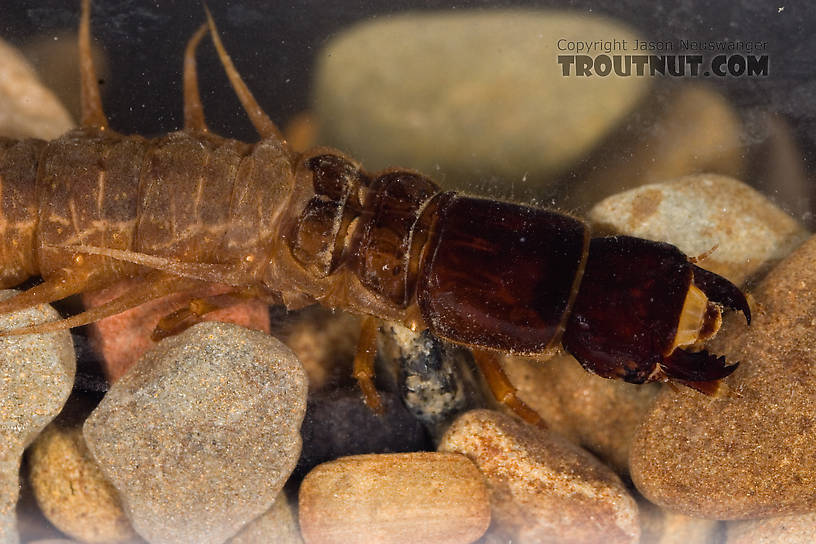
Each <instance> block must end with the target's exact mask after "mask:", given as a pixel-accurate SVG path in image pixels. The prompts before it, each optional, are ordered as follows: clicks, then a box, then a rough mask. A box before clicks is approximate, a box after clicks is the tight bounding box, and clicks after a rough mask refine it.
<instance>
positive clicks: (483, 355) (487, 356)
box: [472, 349, 547, 428]
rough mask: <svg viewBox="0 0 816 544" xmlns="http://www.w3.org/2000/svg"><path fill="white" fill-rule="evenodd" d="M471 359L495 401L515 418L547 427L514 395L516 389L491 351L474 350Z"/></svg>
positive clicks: (539, 417)
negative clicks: (505, 407) (511, 412)
mask: <svg viewBox="0 0 816 544" xmlns="http://www.w3.org/2000/svg"><path fill="white" fill-rule="evenodd" d="M472 351H473V359H474V360H475V361H476V366H478V367H479V370H481V372H482V375H483V376H484V377H485V380H486V381H487V385H488V386H489V387H490V391H491V392H492V393H493V396H494V397H495V399H496V400H497V401H498V402H500V403H501V404H504V405H505V406H507V407H508V408H510V409H511V410H512V411H513V412H514V413H515V414H516V415H517V416H519V417H520V418H521V419H523V420H524V421H526V422H527V423H530V424H532V425H537V426H539V427H544V428H546V427H547V424H546V423H544V421H543V420H542V419H541V416H539V415H538V413H537V412H536V411H535V410H533V409H532V408H530V407H529V406H527V405H526V404H524V402H523V401H522V400H521V399H520V398H518V396H517V395H516V388H515V387H513V384H512V383H510V380H509V379H508V378H507V375H506V374H505V373H504V370H502V367H501V363H500V362H499V358H498V356H497V355H496V354H495V353H493V352H491V351H484V350H480V349H474V350H472Z"/></svg>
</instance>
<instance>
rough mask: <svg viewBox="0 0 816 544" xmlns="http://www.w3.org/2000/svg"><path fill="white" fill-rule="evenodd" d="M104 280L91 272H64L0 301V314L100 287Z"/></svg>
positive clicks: (48, 302)
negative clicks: (95, 276) (80, 273)
mask: <svg viewBox="0 0 816 544" xmlns="http://www.w3.org/2000/svg"><path fill="white" fill-rule="evenodd" d="M103 285H104V282H103V281H101V278H94V277H93V276H92V275H91V274H82V275H79V274H77V273H73V274H72V273H69V272H64V273H62V274H57V275H55V276H53V277H51V278H49V279H48V281H46V282H44V283H41V284H39V285H35V286H34V287H32V288H30V289H28V290H26V291H23V292H22V293H20V294H19V295H16V296H14V297H12V298H8V299H6V300H4V301H2V302H0V315H2V314H8V313H12V312H17V311H19V310H24V309H26V308H30V307H32V306H36V305H38V304H50V303H52V302H54V301H57V300H62V299H64V298H67V297H70V296H71V295H76V294H77V293H82V292H83V291H92V290H94V289H98V288H101V287H102V286H103Z"/></svg>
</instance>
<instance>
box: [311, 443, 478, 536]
mask: <svg viewBox="0 0 816 544" xmlns="http://www.w3.org/2000/svg"><path fill="white" fill-rule="evenodd" d="M298 502H299V504H300V508H299V517H300V530H301V532H302V534H303V539H304V541H305V542H307V544H364V543H365V544H367V543H370V542H377V543H378V544H392V543H393V544H402V543H405V542H417V543H420V542H428V543H430V542H433V543H435V544H468V543H470V542H473V541H475V540H476V539H478V538H479V537H480V536H482V534H484V532H485V530H487V527H488V525H489V524H490V505H489V502H488V497H487V489H486V488H485V483H484V479H483V478H482V475H481V474H480V473H479V470H478V469H477V468H476V466H475V465H474V464H473V463H472V462H471V461H470V460H468V458H467V457H465V456H463V455H459V454H455V453H437V452H418V453H391V454H373V455H353V456H350V457H343V458H341V459H337V460H335V461H331V462H328V463H324V464H322V465H319V466H318V467H316V468H315V469H314V470H312V471H311V472H310V473H309V474H308V475H307V476H306V478H305V479H304V480H303V483H302V484H301V486H300V494H299V499H298Z"/></svg>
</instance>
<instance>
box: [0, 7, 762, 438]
mask: <svg viewBox="0 0 816 544" xmlns="http://www.w3.org/2000/svg"><path fill="white" fill-rule="evenodd" d="M206 16H207V22H206V23H205V24H204V25H202V26H201V27H200V28H199V29H198V30H197V31H196V32H195V34H194V35H193V36H192V37H191V39H190V41H189V42H188V45H187V48H186V52H185V56H184V74H183V83H184V129H183V130H181V131H178V132H174V133H171V134H167V135H165V136H162V137H158V138H151V139H146V138H143V137H141V136H135V135H123V134H119V133H116V132H115V131H113V130H110V129H109V128H108V126H107V120H106V117H105V114H104V112H103V110H102V103H101V98H100V95H99V89H98V83H97V80H96V75H95V70H94V66H93V63H92V60H91V56H90V0H83V2H82V15H81V19H80V27H79V48H80V59H81V61H80V65H81V68H80V78H81V90H82V117H81V128H79V129H76V130H72V131H70V132H68V133H67V134H65V135H64V136H62V137H60V138H58V139H56V140H53V141H49V142H46V141H41V140H36V139H28V140H20V141H14V140H0V187H1V188H2V202H0V213H2V218H1V220H0V229H2V235H1V236H0V262H1V263H2V265H0V287H2V288H8V287H13V286H16V285H19V284H20V283H21V282H23V281H25V280H26V279H28V278H29V277H32V276H37V275H39V276H41V277H42V278H43V280H44V282H43V283H41V284H39V285H36V286H34V287H32V288H30V289H29V290H27V291H25V292H23V293H21V294H19V295H17V296H16V297H13V298H11V299H8V300H6V301H3V302H0V313H6V312H12V311H16V310H20V309H23V308H26V307H29V306H32V305H35V304H39V303H50V302H53V301H56V300H59V299H62V298H65V297H68V296H70V295H74V294H77V293H82V292H87V291H93V290H98V289H101V288H104V287H106V286H109V285H111V284H112V283H114V282H117V281H119V280H122V279H125V278H136V279H137V286H136V287H134V288H133V289H132V290H130V291H129V292H128V293H127V294H125V295H123V296H121V297H120V298H118V299H115V300H113V301H111V302H109V303H106V304H103V305H101V306H98V307H95V308H91V309H89V310H87V311H85V312H83V313H80V314H78V315H75V316H73V317H69V318H67V319H64V320H61V321H55V322H51V323H46V324H40V325H36V326H32V327H27V328H22V329H17V330H14V331H10V332H7V333H4V334H28V333H40V332H49V331H54V330H59V329H65V328H69V327H75V326H79V325H83V324H87V323H91V322H94V321H97V320H99V319H102V318H103V317H106V316H109V315H113V314H116V313H120V312H122V311H124V310H126V309H129V308H131V307H134V306H137V305H139V304H141V303H144V302H147V301H148V300H151V299H155V298H157V297H161V296H164V295H168V294H171V293H178V292H195V291H196V290H200V289H201V288H202V286H206V285H208V284H221V285H226V286H229V287H230V288H231V292H230V293H229V294H228V295H220V296H219V297H214V298H204V299H195V300H193V302H191V303H190V307H189V308H185V309H184V310H182V311H180V312H177V313H176V314H173V315H171V316H168V317H167V318H165V319H164V320H163V323H162V325H161V326H162V327H164V328H166V329H169V330H170V332H173V331H174V330H177V329H179V328H181V327H183V326H184V325H187V324H189V323H190V322H191V321H195V320H196V319H197V318H198V317H200V316H201V315H202V314H204V313H207V312H208V311H210V310H212V309H214V308H216V307H221V306H223V305H225V304H228V303H229V302H230V301H231V300H240V299H241V298H242V297H247V296H251V297H258V298H260V299H262V300H264V301H266V302H269V303H270V304H272V303H276V304H278V303H283V304H285V305H286V306H287V307H289V308H298V307H302V306H304V305H307V304H312V303H314V302H319V303H321V304H324V305H326V306H328V307H331V308H341V309H344V310H349V311H352V312H356V313H358V314H362V315H365V316H368V317H367V318H366V319H365V320H364V323H363V329H362V334H361V338H360V341H359V346H358V353H357V357H356V358H355V362H354V376H355V377H356V378H357V380H358V382H359V383H360V386H361V388H362V391H363V392H364V394H365V398H366V402H367V403H368V404H369V406H371V407H372V408H373V409H378V408H379V407H380V403H379V397H378V395H377V392H376V389H375V388H374V386H373V382H372V377H373V358H374V351H375V342H376V335H377V330H378V327H379V321H380V320H387V321H393V322H397V323H400V324H403V325H405V326H407V327H409V328H410V329H412V330H415V331H418V330H423V329H429V330H430V331H431V333H433V334H434V335H436V336H438V337H441V338H443V339H446V340H449V341H451V342H454V343H458V344H462V345H465V346H468V347H470V348H471V349H472V350H473V352H474V356H475V360H476V362H477V366H479V368H480V369H481V371H482V372H483V374H484V375H485V377H486V380H487V382H488V384H489V385H490V387H491V389H492V391H493V393H494V395H495V396H496V398H497V399H498V400H499V401H500V402H503V403H505V404H507V405H508V406H510V407H511V408H512V409H513V410H515V411H516V412H517V413H518V414H519V415H521V416H522V417H524V418H525V419H527V420H528V421H531V422H540V420H539V418H538V415H537V414H535V412H533V411H532V410H530V409H529V408H528V407H527V406H525V405H524V403H523V402H521V401H520V400H519V399H518V398H517V397H516V396H515V389H514V388H513V386H512V385H511V384H510V382H509V381H508V379H507V378H506V376H505V375H504V373H503V372H502V370H501V366H500V364H499V359H498V356H497V354H498V353H499V352H509V353H516V354H521V355H526V356H530V357H534V358H540V359H543V358H545V357H548V356H549V355H550V354H551V353H552V352H553V351H554V350H555V349H557V346H558V345H559V343H560V344H561V345H563V347H564V349H566V351H568V352H569V353H571V354H572V355H573V356H575V358H576V359H578V361H579V362H580V363H581V364H582V365H583V366H584V367H585V368H586V369H587V370H589V371H591V372H594V373H596V374H599V375H601V376H604V377H607V378H621V379H623V380H626V381H628V382H632V383H644V382H650V381H668V380H671V381H673V382H677V383H680V384H684V385H688V386H691V387H693V388H695V389H698V390H700V391H702V392H705V393H708V394H713V393H714V392H715V391H716V389H717V385H718V383H719V380H720V379H721V378H723V377H725V376H727V375H729V374H730V373H731V372H733V370H734V369H735V368H736V365H730V366H728V365H727V364H726V361H725V358H724V357H716V356H714V355H711V354H709V353H707V352H706V351H704V350H702V349H700V345H701V343H702V342H703V341H704V340H706V339H708V338H710V337H711V336H713V335H714V334H715V333H716V332H717V330H718V329H719V327H720V324H721V311H722V307H723V306H725V307H729V308H732V309H737V310H741V311H742V312H743V313H744V314H745V317H746V319H747V320H748V321H749V322H750V310H749V308H748V304H747V302H746V299H745V297H744V295H743V294H742V293H741V292H740V290H739V289H738V288H737V287H736V286H734V285H733V284H732V283H730V282H729V281H728V280H726V279H725V278H722V277H720V276H718V275H716V274H714V273H712V272H708V271H706V270H704V269H703V268H700V267H699V266H697V265H696V264H694V263H693V262H692V260H690V259H689V258H687V257H686V256H685V255H684V254H683V253H682V252H681V251H680V250H678V249H677V248H676V247H674V246H672V245H669V244H666V243H660V242H653V241H648V240H644V239H639V238H632V237H628V236H611V237H603V238H590V232H589V228H588V226H587V224H586V223H584V222H583V221H581V220H579V219H577V218H575V217H572V216H570V215H567V214H563V213H559V212H555V211H551V210H546V209H541V208H536V207H532V206H524V205H520V204H513V203H509V202H501V201H495V200H488V199H484V198H476V197H472V196H467V195H463V194H460V193H457V192H444V191H441V189H440V188H439V187H438V186H437V185H436V184H435V183H434V182H433V181H431V180H430V179H428V178H427V177H425V176H423V175H421V174H420V173H418V172H415V171H411V170H403V169H389V170H385V171H382V172H377V173H374V174H369V173H367V172H366V171H364V170H363V169H362V167H361V166H360V164H359V163H358V162H357V161H355V160H354V159H352V158H350V157H348V156H346V155H345V154H343V153H342V152H340V151H337V150H335V149H330V148H326V147H319V148H316V149H312V150H310V151H307V152H305V153H302V154H298V153H295V152H294V151H293V150H292V149H291V148H290V147H289V145H288V144H287V142H286V141H285V139H284V138H283V136H282V135H281V132H280V131H279V130H278V128H277V127H276V126H275V124H274V123H273V122H272V121H271V120H270V119H269V118H268V117H267V116H266V114H265V113H264V112H263V111H262V109H261V108H260V106H259V105H258V104H257V102H256V101H255V99H254V98H253V96H252V94H251V92H250V91H249V89H248V88H247V87H246V85H245V84H244V82H243V81H242V79H241V76H240V75H239V74H238V72H237V71H236V69H235V67H234V66H233V64H232V62H231V60H230V58H229V56H228V54H227V53H226V51H225V50H224V47H223V45H222V43H221V41H220V39H219V36H218V33H217V31H216V28H215V24H214V22H213V19H212V17H211V16H210V14H209V12H208V11H207V12H206ZM207 32H209V34H210V37H211V39H212V40H213V43H214V45H215V47H216V50H217V52H218V56H219V58H220V60H221V63H222V64H223V66H224V69H225V71H226V72H227V75H228V77H229V79H230V82H231V84H232V86H233V88H234V90H235V92H236V94H237V95H238V97H239V99H240V100H241V103H242V104H243V107H244V109H245V110H246V111H247V113H248V115H249V117H250V120H251V121H252V123H253V125H254V126H255V128H256V129H257V131H258V133H259V134H260V136H261V140H260V141H259V142H257V143H254V144H249V143H244V142H240V141H236V140H232V139H227V138H223V137H220V136H217V135H215V134H213V133H212V132H210V131H209V130H208V129H207V125H206V124H205V120H204V114H203V109H202V105H201V101H200V97H199V92H198V85H197V74H196V64H195V50H196V48H197V46H198V43H199V42H200V40H201V39H202V37H203V36H204V34H205V33H207Z"/></svg>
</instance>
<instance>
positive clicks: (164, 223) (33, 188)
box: [0, 130, 293, 287]
mask: <svg viewBox="0 0 816 544" xmlns="http://www.w3.org/2000/svg"><path fill="white" fill-rule="evenodd" d="M291 170H292V168H291V162H290V159H289V157H288V155H287V154H286V152H285V151H284V150H283V148H282V146H281V145H280V144H279V143H277V142H274V141H263V142H260V143H258V144H256V145H249V144H244V143H241V142H237V141H235V140H228V139H223V138H219V137H214V136H208V135H206V134H190V133H185V132H176V133H172V134H169V135H167V136H164V137H161V138H158V139H152V140H151V139H145V138H142V137H139V136H122V135H118V134H108V133H105V132H102V131H99V132H97V131H89V130H75V131H72V132H69V133H67V134H65V135H64V136H62V137H61V138H59V139H56V140H53V141H50V142H43V141H39V140H24V141H11V140H2V141H0V187H1V188H2V191H3V194H2V208H0V210H1V211H2V217H1V218H0V231H1V232H0V238H1V239H2V242H0V243H1V244H2V245H0V262H2V263H3V264H2V266H0V283H1V284H2V286H3V287H8V286H13V285H16V284H18V283H20V282H21V281H23V280H25V279H26V278H27V277H29V276H31V275H35V274H39V275H41V276H43V277H44V278H49V277H50V276H52V275H54V274H55V273H58V272H59V271H60V270H64V269H70V270H71V271H73V272H74V273H76V272H77V270H80V269H83V270H91V269H92V270H93V271H94V274H95V275H98V276H100V277H110V278H111V279H119V278H122V277H127V276H130V275H133V274H134V273H136V271H137V267H136V265H134V264H132V263H129V262H127V261H123V260H116V259H111V258H108V257H102V256H97V255H86V256H82V257H81V261H77V255H76V252H73V251H65V250H61V249H60V248H65V247H69V246H74V245H87V246H96V247H103V248H109V249H119V250H131V251H136V252H140V253H146V254H150V255H156V256H164V257H168V258H172V259H173V260H178V261H187V262H221V263H224V262H227V263H229V262H233V261H234V260H236V259H241V258H244V257H245V256H246V255H254V254H256V253H258V252H259V251H260V248H262V247H263V246H264V244H265V243H267V241H268V240H269V239H270V238H271V237H272V236H273V235H274V228H273V227H272V221H271V220H272V219H274V218H275V217H276V216H277V214H278V213H279V212H280V209H281V198H280V195H281V194H282V193H283V194H287V193H288V192H289V191H290V190H291V184H292V183H293V177H292V171H291Z"/></svg>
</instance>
